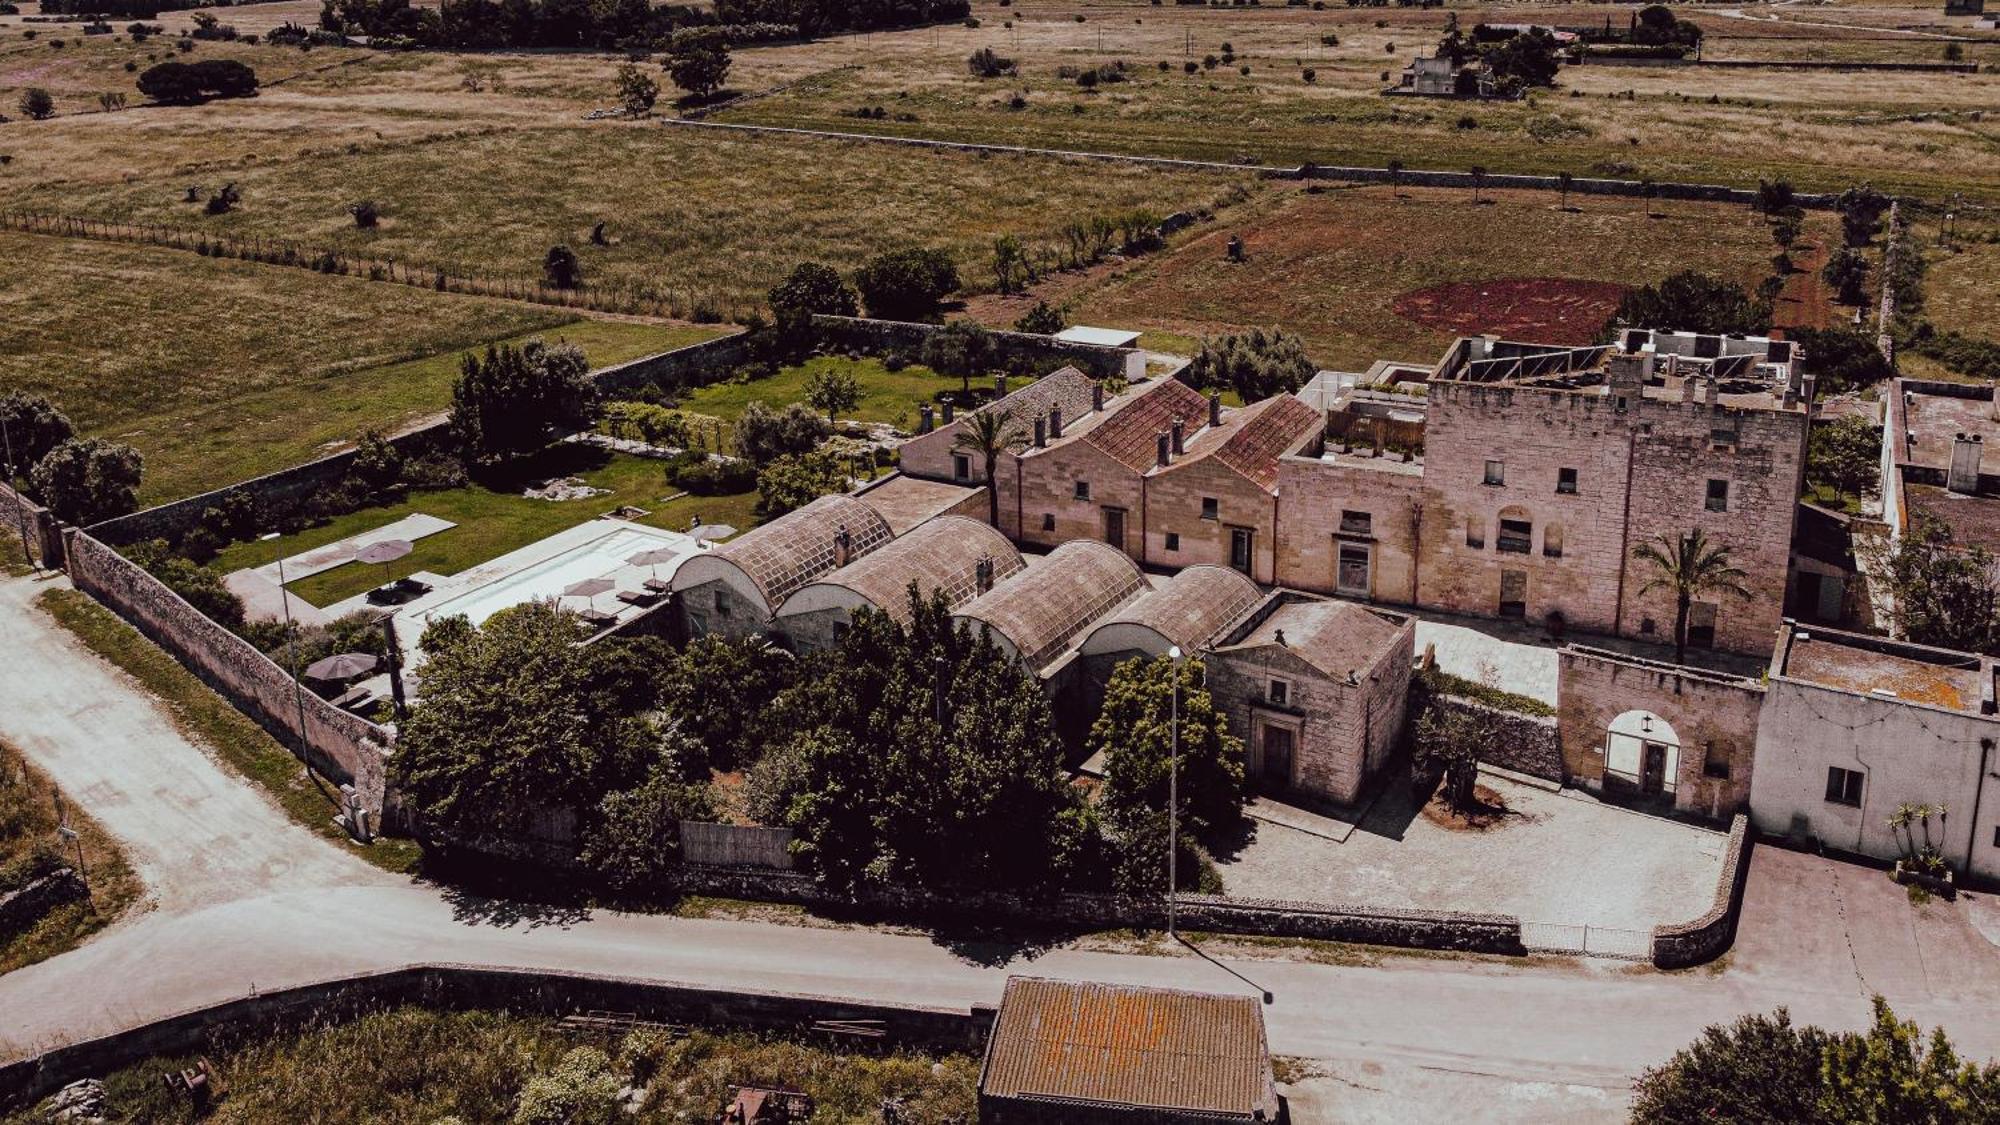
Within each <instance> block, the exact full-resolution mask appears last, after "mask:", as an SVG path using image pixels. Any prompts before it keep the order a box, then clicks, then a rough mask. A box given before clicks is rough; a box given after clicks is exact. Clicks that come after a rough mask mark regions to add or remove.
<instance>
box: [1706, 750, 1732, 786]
mask: <svg viewBox="0 0 2000 1125" xmlns="http://www.w3.org/2000/svg"><path fill="white" fill-rule="evenodd" d="M1701 772H1702V776H1704V777H1711V778H1714V779H1715V780H1717V781H1728V780H1729V759H1728V758H1725V757H1722V756H1721V755H1719V754H1717V753H1716V752H1715V744H1714V743H1712V742H1711V743H1709V745H1708V747H1707V749H1705V750H1704V751H1703V752H1702V758H1701Z"/></svg>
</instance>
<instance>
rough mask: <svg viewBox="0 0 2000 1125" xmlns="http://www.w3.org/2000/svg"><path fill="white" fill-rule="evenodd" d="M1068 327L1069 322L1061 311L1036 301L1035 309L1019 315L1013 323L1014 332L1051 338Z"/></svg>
mask: <svg viewBox="0 0 2000 1125" xmlns="http://www.w3.org/2000/svg"><path fill="white" fill-rule="evenodd" d="M1068 327H1069V320H1068V318H1067V317H1065V316H1064V315H1063V311H1062V310H1061V309H1059V308H1056V307H1055V306H1054V305H1051V304H1049V303H1048V302H1047V301H1036V302H1035V307H1034V308H1032V309H1029V310H1028V311H1027V312H1024V313H1022V314H1021V317H1020V319H1019V320H1016V321H1015V322H1014V331H1016V332H1032V333H1034V334H1035V335H1037V336H1053V335H1055V334H1056V333H1058V332H1061V331H1062V330H1063V329H1065V328H1068Z"/></svg>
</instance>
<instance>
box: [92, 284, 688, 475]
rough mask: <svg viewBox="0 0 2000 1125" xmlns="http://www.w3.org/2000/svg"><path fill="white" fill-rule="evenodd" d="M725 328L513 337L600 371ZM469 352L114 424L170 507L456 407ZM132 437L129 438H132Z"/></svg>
mask: <svg viewBox="0 0 2000 1125" xmlns="http://www.w3.org/2000/svg"><path fill="white" fill-rule="evenodd" d="M721 334H722V330H721V329H715V328H703V327H695V326H691V325H673V324H646V323H639V322H635V321H622V320H578V321H571V322H570V323H568V324H561V325H556V326H553V327H550V328H546V329H543V330H540V331H536V332H529V333H524V334H521V335H514V336H509V337H508V342H511V343H517V344H518V343H520V342H522V341H525V340H529V339H532V338H534V337H536V336H540V337H542V338H543V339H549V340H555V339H561V340H567V341H569V342H570V343H573V344H576V345H577V346H578V347H581V348H582V349H583V351H584V354H585V355H587V356H588V357H589V358H590V363H591V366H592V367H606V366H610V365H611V364H615V363H623V362H625V361H627V360H632V359H637V358H639V357H640V356H646V355H653V354H655V353H657V352H663V351H668V350H670V349H673V348H680V347H686V346H687V345H689V344H696V343H700V342H701V341H703V340H708V339H712V338H714V337H716V336H718V335H721ZM464 354H465V352H464V350H463V349H461V348H453V349H452V350H449V351H443V352H438V353H435V354H432V355H428V356H425V357H424V358H422V359H412V360H406V361H404V362H400V363H391V364H385V365H383V366H380V367H371V368H367V369H365V370H361V371H348V372H339V371H334V372H327V373H323V374H318V375H309V376H307V377H304V378H301V379H299V380H297V381H295V382H291V383H287V384H285V385H284V386H280V387H275V388H272V389H270V390H267V391H262V392H259V393H256V394H252V395H248V396H246V397H243V398H238V399H234V400H231V401H229V402H227V403H222V404H218V405H211V406H201V407H196V408H193V409H187V410H180V411H175V412H170V413H166V414H161V415H154V416H150V417H144V418H138V419H134V420H132V421H128V422H126V423H124V424H122V425H119V426H117V427H114V432H116V433H118V434H119V435H120V436H121V437H122V439H123V440H125V441H129V442H131V443H133V444H134V445H137V446H138V447H139V449H140V451H141V452H143V453H145V454H146V483H145V487H144V488H143V489H142V491H141V495H140V501H141V503H145V504H154V503H162V502H165V501H167V500H171V499H175V498H177V497H181V496H189V495H193V494H195V493H197V492H203V491H206V490H208V489H211V488H220V487H222V486H224V485H227V484H230V483H233V482H235V481H240V480H246V479H248V478H250V477H254V476H259V475H261V474H264V473H268V472H272V471H275V470H277V469H282V468H286V467H288V466H291V465H296V464H299V463H300V462H303V461H308V460H311V459H312V458H314V457H317V456H320V455H322V454H324V453H327V452H329V451H331V450H333V449H336V448H339V447H340V446H341V445H342V444H344V443H346V442H349V441H352V440H354V438H355V437H356V436H357V435H359V434H360V433H361V431H362V430H365V429H367V428H369V427H371V426H374V427H380V428H384V429H393V428H396V427H398V426H402V425H407V424H409V423H411V422H415V421H417V420H419V419H422V418H424V417H426V416H429V415H432V414H436V413H438V412H439V411H442V410H444V409H445V408H446V407H448V406H450V405H451V384H452V381H453V380H454V379H456V378H457V377H458V365H459V357H460V356H462V355H464ZM128 434H129V435H130V436H125V435H128Z"/></svg>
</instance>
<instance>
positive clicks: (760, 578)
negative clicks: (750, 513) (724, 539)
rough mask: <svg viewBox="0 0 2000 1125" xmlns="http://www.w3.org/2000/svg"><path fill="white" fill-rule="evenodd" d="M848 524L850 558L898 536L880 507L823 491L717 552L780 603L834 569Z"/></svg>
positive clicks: (774, 602)
mask: <svg viewBox="0 0 2000 1125" xmlns="http://www.w3.org/2000/svg"><path fill="white" fill-rule="evenodd" d="M843 528H845V529H846V531H847V536H848V554H847V557H848V559H849V561H852V560H854V559H858V558H861V557H862V556H864V555H867V554H869V553H870V552H872V551H874V550H876V549H877V548H879V547H881V546H883V545H884V544H886V543H888V542H889V541H890V540H891V539H892V538H894V536H893V533H892V532H891V531H890V530H889V525H888V523H887V522H886V521H884V520H883V519H882V517H881V516H880V515H879V514H877V513H876V511H875V509H873V508H871V507H869V506H868V505H866V504H864V503H862V502H861V501H859V500H856V499H855V498H854V497H852V496H848V495H845V494H842V493H836V494H834V495H832V496H822V497H820V498H819V499H817V500H815V501H813V502H812V503H810V504H807V505H806V506H805V507H803V508H799V509H797V510H796V511H792V512H787V513H786V514H784V515H782V516H779V517H778V518H777V519H775V520H772V521H771V522H770V523H767V524H765V525H763V526H762V527H756V528H752V529H751V530H749V531H747V532H744V533H743V534H742V535H739V536H737V537H736V538H735V539H733V540H731V541H729V542H728V543H725V544H723V545H722V546H721V547H719V548H717V549H716V551H715V552H714V554H715V557H716V558H718V559H722V560H724V561H727V562H730V563H733V564H735V565H736V566H737V567H738V568H739V569H740V570H742V571H743V573H744V574H745V575H746V576H748V577H749V579H750V581H751V582H753V583H755V584H756V586H757V589H759V590H761V591H762V592H763V594H764V603H765V604H766V605H767V606H770V607H772V608H776V607H777V605H778V603H779V602H782V601H784V600H785V599H786V598H788V597H790V596H791V594H792V592H793V591H794V590H797V589H798V588H799V587H801V586H804V585H806V584H807V583H809V582H812V581H813V580H814V579H816V578H818V577H820V576H821V575H823V574H826V573H828V572H829V571H831V570H833V569H834V567H835V566H836V565H838V563H837V562H836V559H835V556H836V554H837V550H836V540H837V539H838V538H839V535H840V532H841V530H842V529H843Z"/></svg>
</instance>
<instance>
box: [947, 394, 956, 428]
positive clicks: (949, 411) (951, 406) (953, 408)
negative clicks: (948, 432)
mask: <svg viewBox="0 0 2000 1125" xmlns="http://www.w3.org/2000/svg"><path fill="white" fill-rule="evenodd" d="M955 413H957V406H956V405H955V404H954V403H953V402H952V401H951V400H950V399H945V400H944V424H945V425H947V426H949V425H951V416H952V415H953V414H955Z"/></svg>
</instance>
